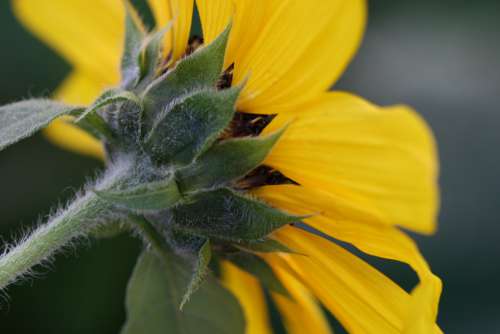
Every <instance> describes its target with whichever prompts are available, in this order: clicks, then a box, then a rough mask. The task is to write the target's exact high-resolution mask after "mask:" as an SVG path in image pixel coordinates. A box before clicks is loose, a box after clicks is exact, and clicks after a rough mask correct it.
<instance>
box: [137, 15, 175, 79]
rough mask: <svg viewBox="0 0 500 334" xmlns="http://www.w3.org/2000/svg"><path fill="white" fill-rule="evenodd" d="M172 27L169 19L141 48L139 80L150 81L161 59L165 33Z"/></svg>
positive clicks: (154, 75) (156, 71)
mask: <svg viewBox="0 0 500 334" xmlns="http://www.w3.org/2000/svg"><path fill="white" fill-rule="evenodd" d="M171 29H172V21H170V22H169V23H168V24H167V25H166V26H165V27H164V28H163V29H161V30H159V31H157V32H155V33H154V34H152V35H151V36H149V38H148V40H147V41H146V43H145V45H144V47H143V50H142V68H141V80H142V81H144V82H145V83H150V82H151V80H153V79H154V78H155V77H156V75H157V74H158V70H159V67H158V65H159V61H160V59H162V55H163V46H164V45H165V43H164V41H165V35H166V34H167V32H169V31H170V30H171ZM141 84H142V82H141Z"/></svg>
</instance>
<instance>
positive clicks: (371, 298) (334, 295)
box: [275, 227, 410, 333]
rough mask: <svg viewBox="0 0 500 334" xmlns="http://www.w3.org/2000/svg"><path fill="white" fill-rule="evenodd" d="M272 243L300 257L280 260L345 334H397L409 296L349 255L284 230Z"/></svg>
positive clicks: (311, 237)
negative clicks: (294, 252) (310, 292)
mask: <svg viewBox="0 0 500 334" xmlns="http://www.w3.org/2000/svg"><path fill="white" fill-rule="evenodd" d="M275 237H276V238H277V240H279V241H280V242H282V243H283V244H285V245H287V246H288V247H290V248H292V249H294V250H296V251H299V252H301V253H303V254H306V255H305V256H304V255H282V256H283V257H285V259H286V261H287V262H288V263H289V265H290V266H291V267H292V268H293V269H294V271H295V272H296V273H297V274H298V275H299V276H300V277H301V279H302V280H303V281H304V282H305V283H306V284H307V287H308V288H309V289H311V291H313V293H314V295H315V296H316V297H317V298H318V299H319V300H320V301H321V302H322V303H323V304H324V305H325V306H326V307H327V308H328V309H329V310H330V312H332V313H333V314H334V315H335V316H336V318H337V319H338V320H339V321H340V322H341V323H342V325H343V326H344V327H345V328H346V329H347V330H348V331H349V332H350V333H401V331H402V329H403V327H404V321H405V315H406V314H407V310H408V305H409V302H410V296H409V295H408V294H407V293H406V292H405V291H404V290H403V289H401V288H400V287H399V286H397V285H396V284H395V283H394V282H392V281H391V280H390V279H389V278H387V277H386V276H384V275H383V274H382V273H380V272H379V271H377V270H376V269H375V268H373V267H371V266H370V265H368V264H367V263H365V262H364V261H362V260H361V259H359V258H357V257H356V256H354V255H352V254H351V253H349V252H348V251H346V250H344V249H343V248H342V247H340V246H337V245H336V244H334V243H332V242H329V241H326V240H325V239H323V238H321V237H318V236H314V235H312V234H310V233H308V232H305V231H302V230H299V229H296V228H293V227H286V228H283V229H281V230H279V231H278V232H276V233H275Z"/></svg>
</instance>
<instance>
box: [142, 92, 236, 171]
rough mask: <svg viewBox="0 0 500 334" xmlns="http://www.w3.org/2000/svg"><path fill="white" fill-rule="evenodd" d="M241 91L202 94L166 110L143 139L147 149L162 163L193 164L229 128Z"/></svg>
mask: <svg viewBox="0 0 500 334" xmlns="http://www.w3.org/2000/svg"><path fill="white" fill-rule="evenodd" d="M240 90H241V87H233V88H230V89H226V90H222V91H216V90H205V91H200V92H197V93H195V94H193V95H191V96H189V97H187V98H185V99H184V100H183V101H181V102H179V103H178V104H176V105H175V106H174V107H173V108H172V109H171V110H166V111H164V112H163V113H162V114H161V115H159V117H158V119H157V120H156V122H155V124H154V125H153V128H152V129H151V131H150V132H149V134H148V135H147V136H146V138H145V139H144V150H145V151H146V152H148V153H149V154H150V155H151V156H152V158H153V160H155V161H157V162H159V163H163V164H173V165H187V164H189V163H191V162H192V161H193V160H194V159H195V158H196V157H197V156H199V155H200V154H201V153H203V152H204V151H206V150H207V148H209V147H210V145H212V144H213V142H214V141H215V140H216V139H217V137H218V136H219V135H220V133H221V132H222V131H223V130H224V129H225V128H226V127H227V126H228V125H229V123H230V122H231V120H232V118H233V115H234V112H235V109H234V105H235V103H236V99H237V98H238V95H239V93H240Z"/></svg>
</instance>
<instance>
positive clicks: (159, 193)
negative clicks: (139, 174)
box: [95, 178, 182, 213]
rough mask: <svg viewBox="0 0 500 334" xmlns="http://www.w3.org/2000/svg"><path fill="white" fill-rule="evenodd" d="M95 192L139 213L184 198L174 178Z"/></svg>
mask: <svg viewBox="0 0 500 334" xmlns="http://www.w3.org/2000/svg"><path fill="white" fill-rule="evenodd" d="M95 193H96V194H97V195H98V196H99V197H100V198H102V199H103V200H105V201H107V202H109V203H112V204H115V205H117V206H121V207H124V208H127V209H129V210H132V211H134V212H139V213H146V212H151V211H157V210H164V209H168V208H170V207H172V206H174V205H175V204H177V202H179V201H180V200H181V198H182V197H181V194H180V193H179V189H178V188H177V184H176V182H175V180H174V179H173V178H169V179H165V180H161V181H155V182H149V183H142V184H140V185H138V186H135V187H130V188H126V189H119V190H113V189H109V190H104V191H98V190H95Z"/></svg>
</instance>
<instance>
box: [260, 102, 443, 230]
mask: <svg viewBox="0 0 500 334" xmlns="http://www.w3.org/2000/svg"><path fill="white" fill-rule="evenodd" d="M299 110H300V111H299ZM304 110H307V112H303V111H304ZM299 113H300V114H301V115H300V116H299V115H298V114H299ZM290 119H292V121H291V122H292V123H291V124H290V126H289V127H288V128H287V131H286V132H285V133H284V135H283V136H282V137H281V138H280V141H279V142H278V143H277V145H276V146H275V147H274V149H273V150H272V152H271V154H270V155H269V156H268V159H267V160H266V162H265V163H266V164H268V165H271V166H273V167H275V168H277V169H279V170H280V171H281V172H283V173H284V174H285V175H287V176H288V177H290V178H292V179H293V180H295V181H297V182H298V183H300V184H302V185H303V186H305V187H307V188H311V189H322V190H324V191H326V192H328V193H330V194H332V196H335V197H338V198H342V200H343V201H344V202H351V203H352V206H353V207H356V208H357V209H361V210H363V211H364V212H365V213H366V214H369V215H372V216H374V217H379V219H380V220H381V221H382V222H384V223H386V224H397V225H400V226H404V227H406V228H409V229H412V230H414V231H417V232H421V233H432V232H434V230H435V226H436V224H435V223H436V216H437V209H438V191H437V157H436V148H435V144H434V140H433V137H432V134H431V131H430V130H429V128H428V127H427V125H426V124H425V122H424V121H423V120H422V119H421V118H420V117H419V116H418V115H417V114H416V113H415V112H413V111H412V110H410V109H409V108H408V107H404V106H398V107H392V108H384V109H383V108H378V107H376V106H374V105H371V104H369V103H367V102H365V101H363V100H361V99H360V98H357V97H354V96H352V95H349V94H346V93H327V94H324V95H323V96H322V97H320V98H318V99H317V100H315V101H314V102H313V103H310V104H307V105H303V106H302V107H298V109H297V111H296V112H285V113H281V114H280V115H278V117H277V118H276V119H275V120H274V121H273V122H272V123H271V125H270V127H269V129H266V133H267V132H268V131H273V129H275V128H277V127H280V126H282V125H283V124H284V123H286V122H289V121H290ZM273 123H274V124H273ZM356 202H357V203H356ZM359 203H362V205H359Z"/></svg>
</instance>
